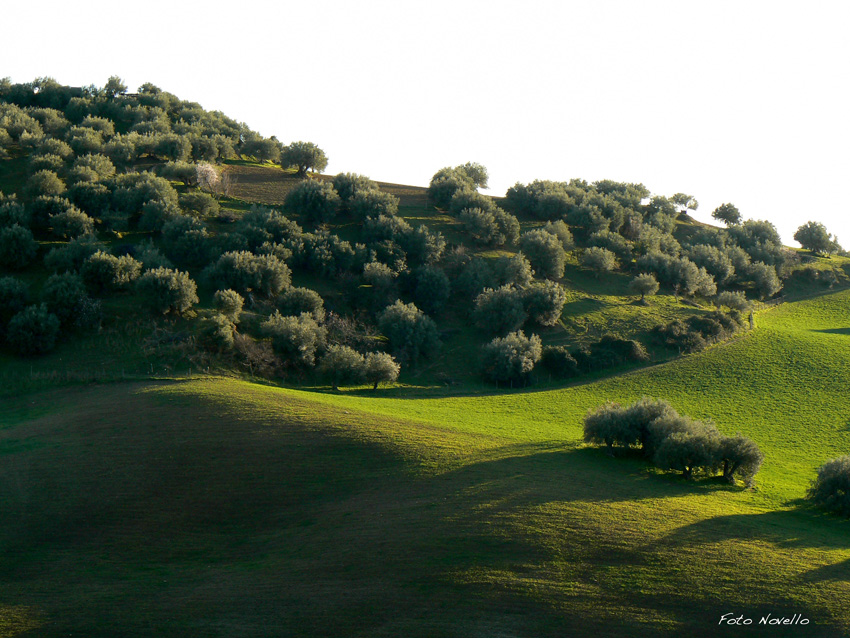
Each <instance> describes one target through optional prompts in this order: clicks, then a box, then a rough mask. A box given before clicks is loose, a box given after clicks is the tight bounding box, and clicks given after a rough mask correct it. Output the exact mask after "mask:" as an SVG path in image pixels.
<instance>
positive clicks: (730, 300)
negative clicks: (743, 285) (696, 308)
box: [714, 290, 750, 312]
mask: <svg viewBox="0 0 850 638" xmlns="http://www.w3.org/2000/svg"><path fill="white" fill-rule="evenodd" d="M714 303H715V304H717V309H718V310H719V309H720V307H721V306H726V307H727V308H729V309H730V310H737V311H738V312H744V311H746V310H749V308H750V302H749V301H748V300H747V296H746V295H745V294H744V293H743V292H741V291H740V290H736V291H734V292H733V291H729V290H727V291H724V292H721V293H719V294H718V295H717V297H716V298H715V299H714Z"/></svg>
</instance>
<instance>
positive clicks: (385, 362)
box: [363, 352, 401, 390]
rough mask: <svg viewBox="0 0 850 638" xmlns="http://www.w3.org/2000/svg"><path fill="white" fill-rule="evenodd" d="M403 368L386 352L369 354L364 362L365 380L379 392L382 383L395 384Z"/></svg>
mask: <svg viewBox="0 0 850 638" xmlns="http://www.w3.org/2000/svg"><path fill="white" fill-rule="evenodd" d="M400 370H401V366H399V365H398V363H396V361H395V359H393V358H392V356H390V355H389V354H387V353H386V352H367V353H366V358H365V359H364V361H363V380H364V381H366V382H367V383H371V384H372V389H373V390H377V389H378V384H380V383H395V382H396V380H397V379H398V373H399V371H400Z"/></svg>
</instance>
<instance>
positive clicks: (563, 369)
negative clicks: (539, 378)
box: [540, 346, 578, 379]
mask: <svg viewBox="0 0 850 638" xmlns="http://www.w3.org/2000/svg"><path fill="white" fill-rule="evenodd" d="M540 365H541V366H542V367H543V368H544V369H545V370H546V371H547V372H548V373H549V374H551V375H552V376H553V377H555V378H556V379H569V378H571V377H574V376H576V375H577V374H578V364H577V363H576V360H575V359H574V358H573V356H572V355H571V354H570V351H569V350H568V349H567V348H565V347H564V346H545V347H544V348H543V352H542V354H541V356H540Z"/></svg>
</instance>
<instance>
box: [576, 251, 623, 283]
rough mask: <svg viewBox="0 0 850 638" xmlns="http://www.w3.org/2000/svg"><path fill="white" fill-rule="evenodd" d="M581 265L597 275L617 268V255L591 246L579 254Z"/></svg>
mask: <svg viewBox="0 0 850 638" xmlns="http://www.w3.org/2000/svg"><path fill="white" fill-rule="evenodd" d="M581 265H582V266H584V267H585V268H589V269H590V270H592V271H593V272H594V273H595V274H596V276H597V277H599V276H600V275H601V274H602V273H606V272H611V271H612V270H615V269H616V268H617V256H616V255H615V254H614V253H612V252H611V251H610V250H606V249H605V248H599V247H597V246H591V247H590V248H585V250H584V252H583V253H582V255H581Z"/></svg>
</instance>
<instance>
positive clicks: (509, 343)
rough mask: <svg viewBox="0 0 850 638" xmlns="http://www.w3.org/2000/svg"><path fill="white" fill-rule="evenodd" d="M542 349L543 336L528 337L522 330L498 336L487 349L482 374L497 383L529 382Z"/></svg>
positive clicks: (484, 349) (484, 351) (482, 359)
mask: <svg viewBox="0 0 850 638" xmlns="http://www.w3.org/2000/svg"><path fill="white" fill-rule="evenodd" d="M542 351H543V347H542V344H541V341H540V337H538V336H537V335H531V336H530V337H526V336H525V333H524V332H522V330H520V331H518V332H511V333H510V334H508V335H507V336H505V337H504V338H498V337H497V338H495V339H493V340H492V341H491V342H490V343H488V344H487V345H485V346H484V348H483V352H482V358H481V373H482V375H483V376H484V378H485V379H486V380H488V381H491V382H493V383H510V384H512V385H513V384H514V383H517V384H521V385H525V384H526V383H527V382H528V377H529V375H530V374H531V372H532V370H534V366H535V364H536V363H537V362H538V361H540V356H541V354H542Z"/></svg>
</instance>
